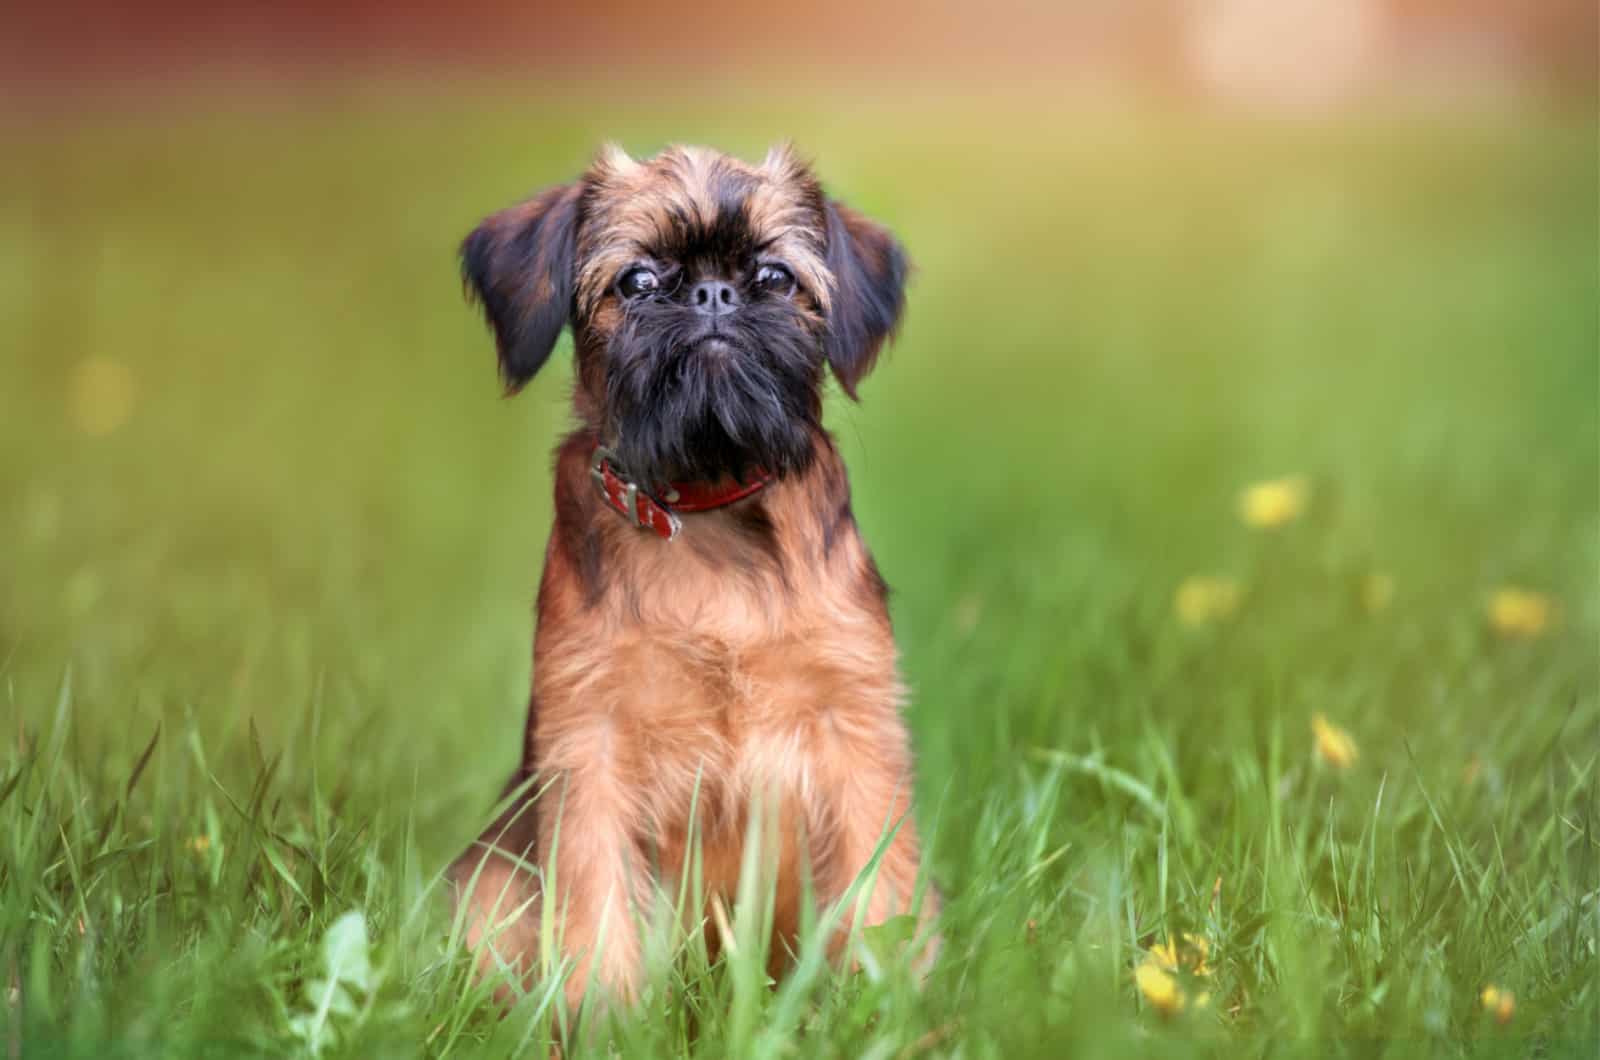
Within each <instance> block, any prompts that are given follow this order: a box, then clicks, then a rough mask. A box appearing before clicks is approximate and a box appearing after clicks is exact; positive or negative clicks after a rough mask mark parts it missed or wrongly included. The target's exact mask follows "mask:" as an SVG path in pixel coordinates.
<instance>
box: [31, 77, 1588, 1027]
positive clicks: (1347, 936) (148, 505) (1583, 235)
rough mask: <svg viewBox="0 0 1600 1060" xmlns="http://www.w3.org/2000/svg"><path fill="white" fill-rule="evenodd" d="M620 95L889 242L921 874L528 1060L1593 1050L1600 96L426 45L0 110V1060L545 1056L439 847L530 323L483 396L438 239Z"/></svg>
mask: <svg viewBox="0 0 1600 1060" xmlns="http://www.w3.org/2000/svg"><path fill="white" fill-rule="evenodd" d="M713 115H714V116H713ZM607 136H610V137H616V138H619V139H621V140H622V141H623V142H624V143H626V144H627V145H628V146H630V147H631V148H633V149H635V150H636V151H648V150H649V149H651V148H653V147H655V146H659V145H660V144H661V143H663V142H665V141H667V140H669V139H684V140H691V141H709V142H713V143H716V144H718V145H720V146H723V147H726V148H728V149H731V150H734V151H736V152H739V153H743V154H745V155H747V156H748V155H758V154H759V152H760V151H762V150H764V149H765V147H766V145H767V143H768V142H769V141H771V140H774V139H777V138H780V137H784V136H790V137H793V138H794V139H796V140H797V142H798V143H799V144H800V145H801V146H802V147H803V149H804V150H806V151H807V152H808V153H810V154H811V155H812V156H813V157H815V158H817V160H818V163H819V167H820V170H821V172H822V173H823V175H824V177H825V179H826V180H827V181H828V182H829V184H830V187H831V188H832V189H833V190H834V192H835V193H836V194H839V195H841V196H842V197H845V198H847V199H848V200H849V201H851V202H852V203H853V204H855V205H858V206H860V207H861V208H863V209H865V210H866V211H867V212H869V213H872V214H874V215H875V216H877V217H879V218H881V219H883V220H885V221H886V222H888V223H889V224H891V225H892V226H893V227H894V228H895V229H896V230H897V231H898V232H899V233H900V234H901V235H902V237H903V239H904V241H905V243H906V244H907V246H908V247H909V248H910V250H911V252H912V255H913V256H914V258H915V259H916V261H917V263H918V266H919V271H918V273H917V275H916V277H915V280H914V285H913V289H912V292H911V297H910V308H909V315H908V318H907V321H906V325H905V327H904V329H903V331H902V333H901V336H900V339H899V342H898V343H897V345H896V346H895V347H894V349H893V350H892V352H891V354H890V356H889V358H888V360H887V361H886V363H885V364H884V365H883V366H882V367H881V368H880V369H879V371H878V372H877V374H876V375H875V376H874V377H873V378H872V379H871V380H870V381H869V382H868V383H867V385H866V386H865V387H864V388H863V394H862V401H861V403H860V405H859V406H852V405H850V404H848V402H847V401H846V400H845V399H844V398H843V397H842V396H841V395H837V394H835V395H833V396H832V397H831V398H830V406H829V418H830V423H831V426H832V428H833V430H834V431H835V432H836V433H837V435H838V436H839V439H840V441H841V444H842V446H843V449H844V452H845V456H846V459H847V461H848V463H849V465H850V468H851V473H852V476H853V482H854V487H855V510H856V513H857V515H858V517H859V519H860V522H861V524H862V527H863V530H864V533H865V534H866V537H867V540H868V541H869V543H870V544H871V545H872V547H873V548H874V550H875V552H876V555H877V558H878V561H879V564H880V566H881V568H882V570H883V572H884V574H885V576H886V577H887V579H888V580H889V582H890V584H891V585H892V586H893V587H894V590H895V595H894V620H895V627H896V631H897V634H898V636H899V640H900V645H901V650H902V664H903V668H904V672H905V675H906V678H907V681H908V683H909V685H910V686H911V688H912V690H913V699H912V703H911V705H910V707H909V711H908V716H909V720H910V724H911V727H912V730H913V732H914V737H915V742H916V746H917V749H918V756H919V758H918V762H919V777H918V792H917V794H918V798H919V803H920V814H921V816H922V818H923V820H924V827H925V830H926V834H927V838H928V843H927V845H928V848H929V860H930V865H931V871H932V875H933V877H934V879H935V880H937V882H938V884H939V885H940V887H941V888H942V889H943V891H944V893H945V895H946V897H947V906H946V911H945V916H944V918H943V925H942V927H943V932H944V936H945V945H944V949H943V953H942V956H941V958H940V960H939V962H938V964H937V966H936V967H935V969H934V970H933V972H932V974H931V976H930V977H929V979H928V980H927V982H926V984H925V986H923V987H922V988H921V989H918V988H917V986H916V984H915V982H914V980H913V978H912V977H911V975H910V973H909V972H908V971H907V970H906V969H905V968H904V967H902V966H901V962H899V961H897V960H896V959H895V954H894V952H893V947H892V946H891V945H889V943H890V942H891V941H892V940H889V939H886V938H883V937H878V938H874V939H868V940H864V941H863V946H865V947H866V948H867V952H868V953H869V956H870V955H873V954H875V955H876V956H877V957H878V958H881V959H866V960H864V961H863V962H862V965H863V966H862V968H861V970H859V971H857V972H855V973H853V974H843V973H840V972H837V971H833V970H830V969H829V968H827V967H826V966H824V965H822V964H820V963H819V962H817V961H816V960H814V959H813V960H809V961H807V962H804V963H803V965H802V971H801V973H800V974H797V975H796V976H794V977H792V978H790V979H788V980H785V981H784V982H782V983H780V984H778V985H777V986H776V987H775V988H769V986H768V985H767V984H766V982H765V981H764V979H763V977H762V975H761V974H760V973H759V971H758V969H757V966H756V958H755V957H754V956H753V955H750V954H749V953H748V950H746V951H741V954H740V956H739V957H737V958H734V959H731V960H729V961H728V962H727V963H726V964H725V965H719V966H716V967H711V968H707V967H706V966H705V963H704V961H703V960H700V959H698V958H697V952H698V950H697V947H696V946H695V945H694V940H693V939H692V938H691V939H689V940H687V941H686V942H685V944H684V946H683V947H682V949H683V951H684V952H683V953H682V954H680V955H679V957H678V958H677V959H675V960H668V959H663V960H662V961H660V962H658V965H657V967H656V969H655V972H654V977H653V979H652V983H651V986H650V989H649V990H648V992H647V995H646V997H645V998H644V999H643V1001H642V1002H641V1003H640V1005H639V1006H638V1008H637V1009H636V1010H635V1011H633V1012H631V1013H619V1014H614V1015H613V1016H612V1017H610V1018H601V1019H597V1020H595V1021H593V1022H592V1024H591V1026H592V1027H593V1028H594V1031H595V1032H594V1033H593V1034H592V1035H591V1036H590V1037H588V1038H587V1039H585V1041H584V1042H583V1043H578V1044H576V1045H575V1046H574V1047H572V1048H569V1049H568V1051H567V1055H616V1056H628V1057H633V1056H671V1055H680V1054H684V1053H693V1054H694V1055H698V1056H705V1057H722V1056H737V1057H746V1056H791V1055H792V1056H851V1057H854V1056H871V1057H880V1058H889V1057H909V1056H916V1055H924V1054H927V1055H952V1056H962V1057H1008V1058H1009V1057H1020V1056H1061V1055H1075V1056H1124V1055H1125V1056H1142V1055H1148V1054H1151V1053H1160V1054H1164V1055H1174V1056H1185V1055H1196V1056H1226V1057H1230V1058H1233V1057H1255V1056H1268V1055H1272V1056H1281V1055H1291V1054H1313V1055H1349V1056H1368V1055H1383V1056H1393V1057H1402V1056H1407V1057H1409V1056H1417V1055H1440V1056H1499V1055H1506V1056H1526V1055H1534V1056H1551V1057H1554V1056H1567V1055H1594V1050H1595V1049H1596V1047H1597V1045H1600V1031H1597V1021H1600V963H1597V962H1600V952H1597V949H1600V833H1597V823H1600V690H1597V663H1596V645H1597V634H1600V606H1597V605H1600V600H1597V596H1596V570H1597V563H1600V504H1597V485H1600V434H1597V418H1600V417H1597V404H1600V356H1597V351H1600V335H1597V323H1596V320H1597V317H1596V312H1597V304H1600V302H1597V299H1600V276H1597V271H1600V247H1597V239H1600V236H1597V218H1596V209H1597V204H1596V195H1595V189H1596V157H1597V155H1596V134H1595V131H1594V125H1593V120H1592V114H1591V115H1575V116H1574V118H1573V119H1572V120H1565V119H1562V118H1560V117H1549V118H1538V119H1529V118H1526V117H1523V118H1519V119H1518V120H1516V121H1514V122H1513V121H1510V120H1501V119H1496V120H1486V121H1483V122H1472V121H1462V120H1448V121H1447V120H1427V119H1423V118H1413V119H1408V120H1404V121H1401V120H1389V121H1377V120H1356V119H1344V120H1337V121H1335V120H1329V121H1320V122H1317V123H1314V124H1311V125H1296V124H1287V123H1284V124H1274V123H1250V122H1244V121H1223V120H1220V119H1205V118H1199V117H1189V118H1187V119H1183V120H1179V119H1177V118H1174V117H1170V116H1168V117H1162V116H1157V115H1149V114H1125V115H1107V114H1103V113H1100V114H1073V113H1069V112H1066V111H1061V112H1055V111H1051V110H1049V108H1048V106H1039V107H1037V108H1035V109H1034V110H1029V111H1026V112H1025V113H1022V114H1019V115H1018V116H1016V117H1013V118H1010V119H1007V120H1006V122H1004V123H1001V124H998V125H997V124H995V123H994V122H993V121H992V120H991V117H990V115H988V114H987V113H986V112H983V111H980V110H978V109H976V108H963V107H961V106H946V105H942V104H938V103H936V102H929V103H927V104H926V105H923V106H920V107H917V106H910V105H890V104H885V103H861V102H857V103H856V104H853V105H851V106H844V105H843V104H841V105H840V106H839V107H835V108H828V109H818V110H814V111H802V110H794V109H784V108H782V107H781V106H777V105H774V106H770V107H769V106H766V105H761V104H750V105H749V106H747V107H746V108H744V109H742V110H734V111H728V110H726V109H724V108H717V109H715V110H713V109H711V108H708V107H695V106H690V105H687V104H685V105H683V106H681V107H669V106H657V107H653V108H648V109H645V110H642V111H641V110H639V109H635V108H631V107H624V106H623V105H622V104H621V103H617V104H595V105H591V106H588V107H585V108H575V107H573V106H572V105H571V104H570V103H568V102H565V101H561V100H555V101H551V100H544V99H539V98H537V97H534V96H532V94H530V93H526V92H524V93H523V94H522V95H521V96H518V95H517V94H516V93H511V92H506V91H496V92H494V93H492V94H491V93H487V92H485V93H475V92H471V91H468V90H462V92H460V93H458V94H454V95H452V94H450V93H448V92H441V93H438V94H434V95H429V96H426V97H425V96H422V95H420V94H419V93H417V92H416V91H415V90H414V89H413V90H412V91H411V93H410V95H407V94H406V93H405V92H398V93H393V92H376V91H370V92H352V93H350V94H348V95H347V96H341V97H340V99H339V100H338V101H337V102H336V103H331V104H327V105H318V106H315V107H313V106H311V105H309V104H307V103H300V104H266V103H239V104H235V105H230V106H224V105H221V104H218V105H216V106H215V107H214V108H211V109H206V108H204V107H192V108H189V109H187V110H175V111H169V112H167V113H164V114H160V115H155V116H148V117H143V118H137V119H132V118H129V119H124V120H111V119H109V118H107V119H102V120H91V121H83V122H75V123H56V124H50V125H41V124H36V125H34V126H29V127H22V128H13V129H10V130H8V134H7V139H8V143H9V144H10V147H9V149H8V151H7V154H8V156H9V157H8V161H7V163H6V164H5V166H3V167H0V334H3V335H4V336H5V339H4V340H3V341H0V704H3V706H0V722H3V724H0V977H3V978H4V979H5V984H4V985H5V988H6V989H5V993H4V1003H3V1006H0V1024H3V1026H4V1034H3V1039H4V1042H3V1044H4V1045H5V1047H7V1048H8V1049H9V1055H10V1056H13V1057H15V1056H26V1057H56V1056H82V1057H107V1056H119V1057H120V1056H128V1057H134V1056H138V1057H143V1056H235V1055H261V1056H281V1055H288V1054H293V1053H296V1052H306V1051H311V1050H313V1049H318V1050H320V1052H321V1055H324V1056H349V1057H403V1056H446V1055H450V1056H478V1055H483V1056H506V1055H513V1054H515V1055H525V1056H539V1055H545V1054H547V1053H548V1051H549V1049H548V1044H547V1043H548V1041H549V1038H550V1034H551V1028H552V1026H553V1023H554V1021H555V1019H556V1013H555V1012H554V1010H553V1008H552V1006H551V1004H550V1000H549V994H548V993H546V992H545V991H544V990H543V989H542V988H541V989H540V990H536V991H535V992H534V993H533V994H531V995H530V996H529V997H527V998H526V999H525V1000H524V1001H522V1002H521V1003H520V1004H519V1005H518V1006H517V1007H516V1008H514V1009H513V1010H512V1012H511V1013H510V1014H509V1015H508V1016H507V1017H506V1018H504V1019H497V1018H496V1017H495V1014H494V1012H493V1010H491V1009H490V1008H489V1007H488V1006H487V1005H485V1004H484V1002H483V996H482V994H481V992H475V991H474V989H473V987H472V984H471V981H470V976H469V975H468V962H467V961H466V960H465V959H464V958H463V957H462V956H461V955H460V954H459V952H457V951H456V950H454V949H453V948H452V947H451V945H450V939H451V935H452V924H451V921H450V918H449V914H448V911H447V908H446V904H445V902H444V899H443V897H442V891H441V887H440V883H439V874H440V872H441V870H442V868H443V866H444V865H445V864H446V862H447V861H448V860H449V859H450V858H451V857H452V856H453V855H454V854H455V853H456V852H457V851H458V850H459V849H460V848H461V847H462V846H463V844H464V843H465V842H466V841H467V840H468V839H469V838H470V837H472V836H473V835H475V834H476V832H477V831H478V830H479V828H480V827H481V825H482V824H483V823H484V822H485V821H486V820H487V818H488V816H489V812H490V808H491V804H492V802H493V800H494V798H495V796H496V794H497V792H498V790H499V787H500V785H501V783H502V782H503V780H504V778H505V776H506V775H507V774H508V772H509V770H510V769H511V767H512V765H513V764H514V759H515V757H516V754H517V744H518V733H519V727H520V725H521V723H522V716H523V711H524V704H525V693H526V688H527V685H528V678H529V675H528V667H529V658H528V657H529V648H528V646H529V638H530V636H531V625H532V619H531V602H532V596H533V590H534V587H535V585H536V583H537V577H538V566H539V562H540V558H541V555H542V549H543V542H544V537H545V534H546V531H547V528H548V524H549V519H550V511H549V469H548V456H547V454H548V451H549V449H550V447H551V445H552V443H553V441H554V439H555V438H556V436H557V434H558V432H559V431H560V430H561V429H562V428H563V426H564V424H565V423H566V419H567V412H566V406H565V401H566V393H567V377H566V374H565V373H566V365H565V364H564V363H563V364H562V366H561V368H560V369H558V370H552V371H549V372H547V373H546V374H545V375H544V376H541V377H540V378H539V379H538V380H536V381H535V383H534V384H533V385H532V386H531V387H530V389H529V390H528V391H527V392H526V393H525V394H524V395H523V396H521V397H520V398H518V399H517V400H514V401H505V400H502V399H501V398H500V397H499V392H498V389H497V385H496V381H495V376H494V370H493V357H492V353H491V348H490V344H489V341H488V339H487V337H486V335H485V333H484V329H483V327H482V325H481V322H480V321H479V320H478V319H477V318H476V316H475V315H474V313H473V312H471V311H470V310H469V308H468V307H467V306H466V305H465V304H464V302H463V301H462V299H461V296H460V288H459V285H458V281H457V279H456V274H455V263H454V260H453V253H454V246H455V244H456V242H457V240H459V238H460V237H461V235H462V234H464V233H465V232H466V231H467V229H468V228H469V227H470V226H471V225H472V224H473V223H474V222H475V221H476V220H477V218H478V217H480V216H481V215H482V214H484V213H486V212H487V211H489V210H491V209H494V208H497V207H499V206H501V205H504V204H505V203H507V202H509V201H511V200H512V199H514V198H515V197H517V196H519V195H521V194H523V193H525V192H526V191H528V190H531V189H533V188H535V187H538V186H541V185H544V184H548V183H552V182H555V181H557V180H563V179H567V178H569V177H570V176H571V175H573V174H574V172H575V171H576V170H577V169H578V168H579V167H580V166H581V165H582V163H583V161H584V160H585V158H586V156H587V153H588V152H589V150H590V149H591V148H592V146H593V145H594V144H595V143H596V142H598V141H599V140H600V139H601V138H603V137H607ZM557 360H564V358H562V357H560V356H558V358H557ZM1259 483H1267V484H1268V485H1267V486H1266V487H1265V489H1264V490H1261V491H1258V492H1256V493H1254V494H1248V493H1246V492H1245V491H1247V490H1248V489H1249V487H1251V486H1252V485H1253V484H1259ZM1506 590H1515V591H1518V592H1521V593H1522V594H1524V595H1521V596H1517V595H1507V594H1506ZM1314 719H1315V721H1314ZM738 912H739V911H738V910H736V911H735V919H736V920H738V919H739V918H738ZM351 914H355V915H354V916H351ZM736 926H737V925H736ZM1168 940H1172V942H1173V943H1174V950H1175V953H1174V956H1175V957H1176V961H1175V963H1176V964H1177V965H1178V966H1179V969H1178V972H1177V974H1176V975H1173V974H1169V973H1168V972H1167V971H1166V969H1165V968H1164V967H1163V966H1162V965H1161V964H1160V963H1159V957H1158V956H1156V955H1154V954H1153V953H1152V951H1157V950H1164V949H1165V944H1166V943H1168ZM808 954H811V955H812V956H813V957H814V954H812V953H811V951H809V950H808ZM330 956H331V957H333V958H334V959H335V960H338V961H340V962H342V964H341V966H342V968H343V969H344V975H343V977H342V980H341V977H338V976H336V977H335V985H334V986H332V987H330V985H329V976H328V973H327V971H326V969H325V967H324V965H325V961H326V959H327V958H329V957H330ZM1202 956H1203V958H1204V959H1203V967H1202V966H1201V958H1202ZM1141 969H1142V971H1141ZM1489 986H1493V987H1495V988H1496V989H1498V990H1500V991H1502V992H1503V993H1509V994H1510V995H1512V996H1513V998H1514V1001H1510V1002H1506V1001H1503V1000H1501V999H1499V998H1491V1001H1492V1002H1493V1003H1492V1004H1490V1005H1488V1006H1486V1005H1485V1004H1484V1001H1483V991H1484V990H1485V988H1486V987H1489Z"/></svg>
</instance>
